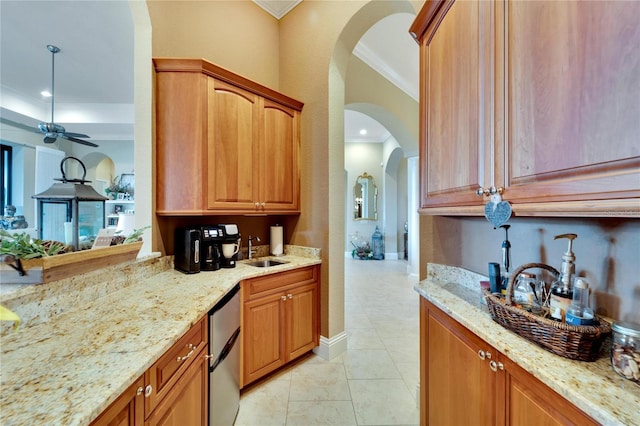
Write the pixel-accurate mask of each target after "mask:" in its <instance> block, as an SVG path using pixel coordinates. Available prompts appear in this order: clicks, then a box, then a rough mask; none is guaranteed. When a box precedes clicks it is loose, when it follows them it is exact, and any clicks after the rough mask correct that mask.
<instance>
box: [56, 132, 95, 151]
mask: <svg viewBox="0 0 640 426" xmlns="http://www.w3.org/2000/svg"><path fill="white" fill-rule="evenodd" d="M60 136H61V137H62V138H64V139H66V140H68V141H71V142H77V143H81V144H82V145H87V146H92V147H94V148H97V147H98V145H96V144H95V143H93V142H89V141H85V140H82V139H78V138H74V137H73V136H69V134H68V133H65V134H62V135H60Z"/></svg>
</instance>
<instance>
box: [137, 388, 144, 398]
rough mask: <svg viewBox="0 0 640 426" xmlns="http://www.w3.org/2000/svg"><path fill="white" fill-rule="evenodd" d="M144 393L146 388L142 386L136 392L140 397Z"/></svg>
mask: <svg viewBox="0 0 640 426" xmlns="http://www.w3.org/2000/svg"><path fill="white" fill-rule="evenodd" d="M143 393H144V388H143V387H142V386H140V387H139V388H138V390H136V395H138V396H140V395H142V394H143Z"/></svg>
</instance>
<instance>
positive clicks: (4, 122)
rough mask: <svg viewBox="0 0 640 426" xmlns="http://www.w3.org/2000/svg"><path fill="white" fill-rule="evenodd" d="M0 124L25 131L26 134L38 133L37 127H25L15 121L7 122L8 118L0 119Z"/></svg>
mask: <svg viewBox="0 0 640 426" xmlns="http://www.w3.org/2000/svg"><path fill="white" fill-rule="evenodd" d="M0 123H2V124H8V125H9V126H13V127H17V128H18V129H22V130H26V131H27V132H38V133H39V132H40V129H38V128H37V127H31V126H27V125H26V124H22V123H18V122H17V121H13V120H9V119H8V118H4V117H0Z"/></svg>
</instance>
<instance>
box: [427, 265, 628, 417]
mask: <svg viewBox="0 0 640 426" xmlns="http://www.w3.org/2000/svg"><path fill="white" fill-rule="evenodd" d="M427 271H428V272H427V279H425V280H423V281H421V282H419V283H418V284H416V285H415V290H416V291H417V292H418V293H420V295H422V296H423V297H424V298H426V299H427V300H429V301H430V302H431V303H433V304H434V305H436V306H437V307H438V308H440V309H442V310H443V311H444V312H446V313H447V314H449V315H450V316H451V317H452V318H453V319H455V320H456V321H458V322H459V323H461V324H462V325H464V326H465V327H466V328H468V329H469V330H471V331H472V332H473V333H475V334H476V335H478V336H479V337H480V338H481V339H483V340H484V341H486V342H487V343H489V344H490V345H491V346H493V347H494V348H496V349H497V350H499V351H500V352H502V353H503V354H504V355H506V356H507V357H509V358H510V359H511V360H513V361H514V362H515V363H516V364H518V365H520V366H521V367H523V368H524V369H525V370H527V371H529V372H530V373H531V374H532V375H533V376H535V377H537V378H538V379H539V380H541V381H542V382H543V383H545V384H546V385H547V386H549V387H550V388H551V389H553V390H555V391H556V392H558V393H559V394H560V395H562V396H563V397H564V398H566V399H567V400H569V401H570V402H572V403H573V404H574V405H576V406H577V407H578V408H580V409H581V410H582V411H584V412H585V413H587V414H588V415H590V416H591V417H592V418H593V419H594V420H596V421H598V422H600V423H602V424H603V425H640V386H638V385H637V384H634V383H633V382H631V381H629V380H626V379H624V378H622V377H620V376H618V375H617V374H616V373H615V372H614V371H613V370H612V368H611V364H610V362H609V348H608V345H609V341H608V340H607V341H605V343H604V345H603V346H604V350H603V354H602V356H601V358H599V359H598V360H597V361H595V362H581V361H573V360H570V359H566V358H563V357H561V356H558V355H555V354H552V353H550V352H547V351H546V350H544V349H542V348H541V347H539V346H537V345H535V344H534V343H531V342H529V341H528V340H526V339H524V338H523V337H520V336H518V335H517V334H515V333H513V332H511V331H509V330H507V329H505V328H504V327H502V326H500V325H499V324H497V323H496V322H494V321H493V320H492V319H491V316H490V314H489V311H488V309H487V307H486V306H485V305H483V304H481V303H480V295H481V292H480V286H479V282H480V281H481V280H487V277H485V276H482V275H479V274H476V273H473V272H470V271H467V270H465V269H462V268H456V267H451V266H444V265H437V264H429V265H428V267H427Z"/></svg>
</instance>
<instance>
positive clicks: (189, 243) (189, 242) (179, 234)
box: [174, 228, 202, 274]
mask: <svg viewBox="0 0 640 426" xmlns="http://www.w3.org/2000/svg"><path fill="white" fill-rule="evenodd" d="M201 235H202V232H201V231H200V229H199V228H178V229H176V231H175V240H174V242H175V245H174V267H175V269H177V270H178V271H181V272H184V273H185V274H197V273H198V272H200V266H201V262H200V240H201V239H202V236H201Z"/></svg>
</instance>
